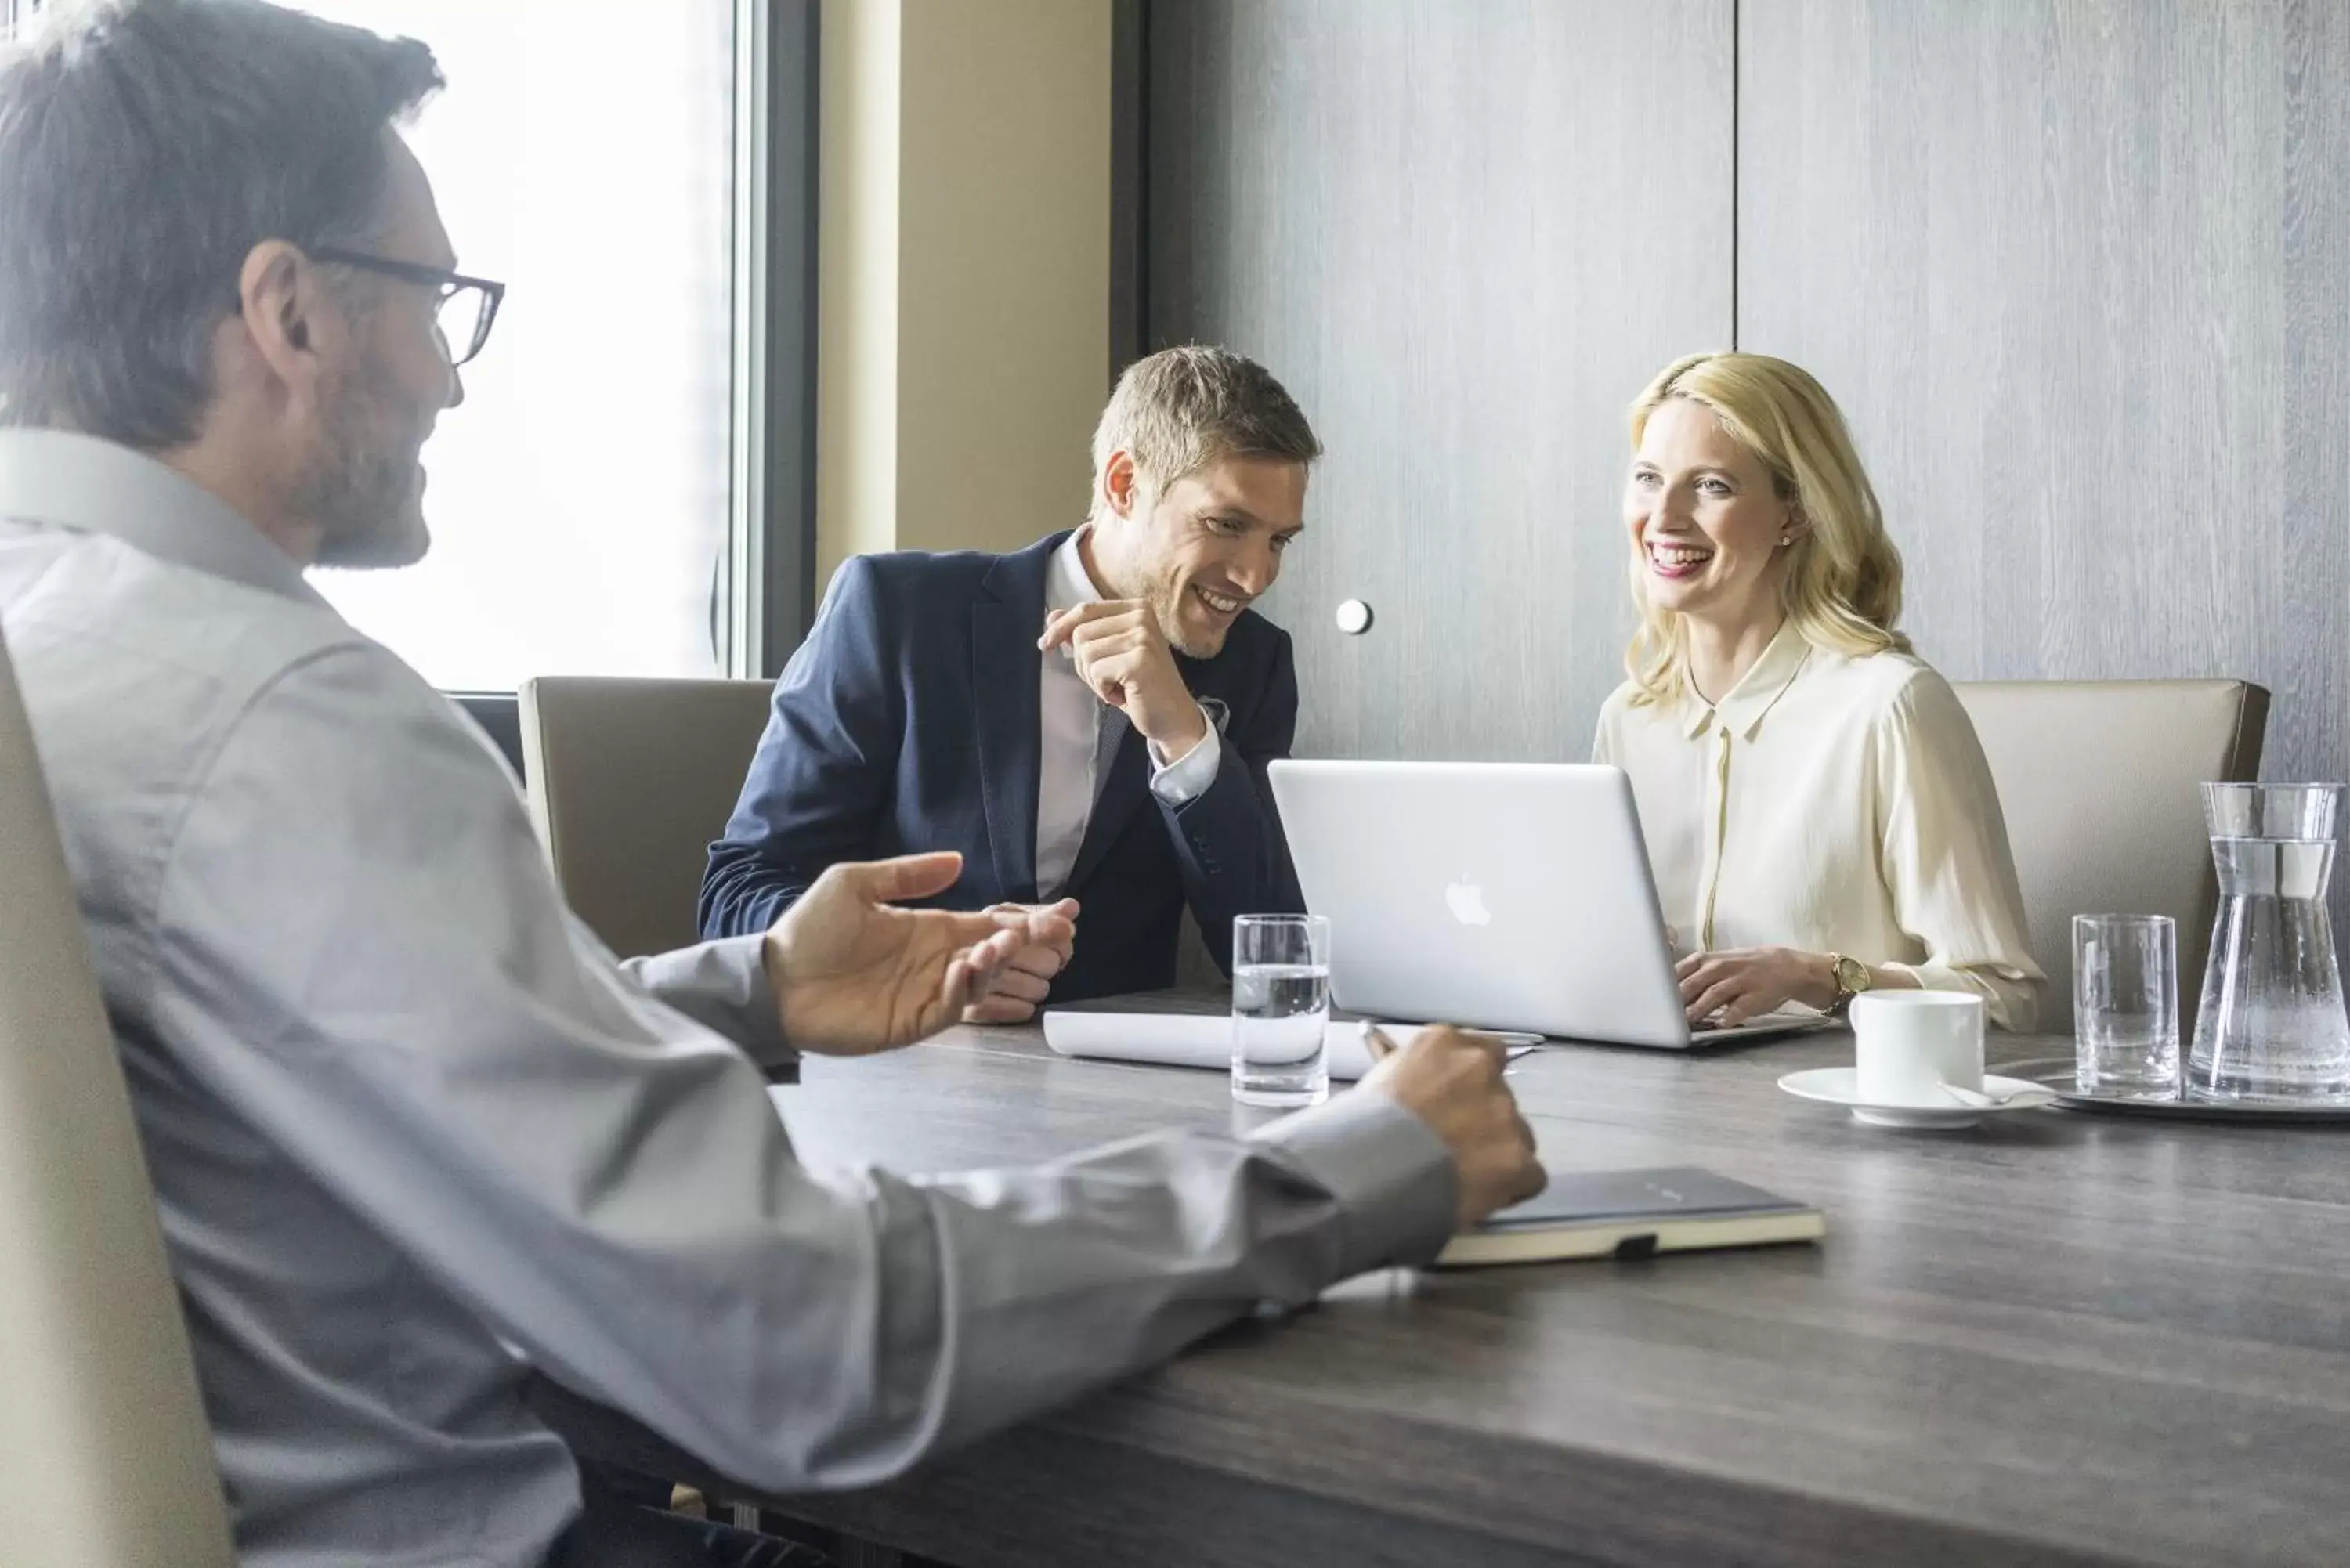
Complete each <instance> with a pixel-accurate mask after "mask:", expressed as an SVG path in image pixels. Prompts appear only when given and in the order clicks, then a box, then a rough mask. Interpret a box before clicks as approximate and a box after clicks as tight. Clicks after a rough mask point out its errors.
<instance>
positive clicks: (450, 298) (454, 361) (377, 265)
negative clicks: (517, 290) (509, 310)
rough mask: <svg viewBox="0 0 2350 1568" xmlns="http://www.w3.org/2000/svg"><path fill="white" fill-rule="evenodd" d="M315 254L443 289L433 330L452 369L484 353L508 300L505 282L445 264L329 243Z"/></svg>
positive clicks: (313, 253) (321, 258) (324, 259)
mask: <svg viewBox="0 0 2350 1568" xmlns="http://www.w3.org/2000/svg"><path fill="white" fill-rule="evenodd" d="M310 256H311V259H312V260H314V261H322V262H332V263H334V264H335V265H338V266H352V267H357V268H359V270H360V271H361V272H372V273H378V274H380V275H382V276H385V277H396V278H398V279H399V280H400V282H402V283H413V284H420V285H421V286H424V287H426V288H430V289H434V290H437V291H439V293H440V296H441V299H440V303H439V304H438V305H437V306H434V314H433V329H434V330H435V331H436V332H438V333H439V334H440V335H441V351H442V353H444V354H446V355H448V356H449V364H450V366H451V367H452V369H453V368H454V367H456V366H459V365H467V364H471V363H472V362H473V357H474V356H475V355H477V354H479V353H480V352H481V351H482V345H483V344H484V343H487V342H488V341H489V340H490V327H492V325H493V324H494V323H495V322H496V320H497V318H498V306H500V305H502V304H504V302H505V297H506V286H505V285H504V284H502V283H492V282H491V281H490V280H489V279H488V278H485V277H467V276H466V275H464V274H463V273H455V272H450V271H448V270H446V269H445V268H442V267H437V266H420V265H417V264H416V263H414V262H404V261H390V260H388V259H387V258H385V257H383V256H371V255H367V254H362V253H360V252H359V251H344V250H336V249H333V248H332V247H330V246H326V245H320V246H317V247H316V248H314V249H313V250H312V251H311V252H310Z"/></svg>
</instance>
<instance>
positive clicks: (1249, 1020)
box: [1232, 915, 1330, 1109]
mask: <svg viewBox="0 0 2350 1568" xmlns="http://www.w3.org/2000/svg"><path fill="white" fill-rule="evenodd" d="M1329 1023H1330V922H1329V921H1328V920H1327V919H1324V918H1323V917H1322V916H1320V915H1242V916H1239V917H1238V918H1236V919H1234V920H1233V921H1232V1098H1234V1099H1235V1100H1238V1101H1240V1102H1241V1104H1243V1105H1244V1106H1276V1107H1279V1108H1282V1109H1294V1108H1295V1107H1297V1106H1311V1105H1318V1104H1319V1103H1321V1102H1322V1101H1324V1100H1326V1099H1328V1098H1329V1097H1330V1062H1329V1058H1328V1056H1327V1054H1326V1051H1325V1049H1324V1044H1323V1032H1324V1031H1325V1030H1326V1028H1327V1027H1328V1025H1329Z"/></svg>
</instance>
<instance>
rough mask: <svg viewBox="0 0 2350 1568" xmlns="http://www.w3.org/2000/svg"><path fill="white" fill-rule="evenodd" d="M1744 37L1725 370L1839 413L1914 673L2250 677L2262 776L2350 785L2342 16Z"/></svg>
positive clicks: (2059, 11)
mask: <svg viewBox="0 0 2350 1568" xmlns="http://www.w3.org/2000/svg"><path fill="white" fill-rule="evenodd" d="M1741 63H1742V68H1743V98H1742V106H1741V114H1740V127H1739V158H1740V182H1739V186H1740V188H1739V201H1740V246H1739V252H1740V254H1739V258H1738V265H1739V306H1738V309H1739V322H1738V327H1739V339H1740V344H1741V346H1742V347H1743V348H1753V349H1757V350H1760V351H1763V352H1766V353H1775V354H1783V355H1785V356H1786V357H1788V358H1793V359H1796V360H1798V361H1801V362H1802V363H1804V365H1806V366H1808V367H1809V368H1810V369H1813V370H1814V371H1815V372H1816V373H1818V374H1819V376H1820V377H1821V379H1823V380H1824V381H1825V382H1826V384H1827V386H1828V388H1829V389H1830V390H1831V391H1832V392H1833V393H1835V396H1836V397H1837V399H1838V400H1840V401H1841V402H1842V403H1843V404H1844V406H1845V408H1846V411H1847V412H1848V413H1849V414H1850V416H1851V418H1852V421H1853V424H1854V426H1855V428H1856V433H1857V435H1858V437H1859V439H1860V442H1861V445H1862V449H1863V453H1864V455H1865V457H1866V459H1867V461H1868V463H1869V467H1870V472H1871V473H1872V474H1873V475H1874V477H1875V478H1876V480H1877V485H1878V488H1879V490H1880V492H1881V493H1882V494H1883V497H1884V500H1885V503H1886V507H1887V515H1888V517H1889V519H1890V521H1891V523H1892V525H1893V527H1894V529H1895V532H1896V534H1897V535H1898V539H1899V542H1900V544H1901V546H1902V549H1903V552H1904V554H1905V555H1906V556H1907V557H1908V563H1909V567H1910V578H1909V584H1910V592H1909V606H1910V610H1909V617H1908V626H1909V628H1910V629H1911V631H1912V632H1913V634H1914V635H1915V636H1916V637H1917V639H1918V645H1919V649H1920V651H1922V652H1923V653H1924V654H1925V655H1926V656H1927V657H1928V658H1929V659H1932V660H1934V661H1935V662H1936V663H1937V664H1938V665H1939V666H1940V667H1941V668H1942V669H1943V670H1944V671H1945V672H1946V673H1948V674H1949V675H1950V676H1951V677H1953V678H1954V679H1960V680H1965V679H1974V678H2012V679H2090V678H2100V677H2140V676H2196V675H2230V676H2242V677H2246V678H2249V679H2251V680H2257V681H2259V682H2261V683H2262V685H2265V686H2267V687H2269V688H2270V689H2271V690H2272V691H2273V692H2274V693H2275V706H2274V708H2273V710H2272V716H2271V721H2270V726H2269V742H2268V752H2267V759H2266V765H2265V768H2264V772H2265V773H2266V774H2267V776H2269V777H2272V778H2310V777H2314V778H2327V779H2342V778H2345V777H2350V6H2345V5H2342V4H2340V3H2339V0H2269V3H2243V4H2227V5H2220V4H2210V3H2207V0H2002V4H1999V5H1983V4H1981V3H1980V0H1745V4H1744V8H1743V20H1742V53H1741ZM2334 907H2335V909H2336V910H2337V915H2336V919H2337V920H2339V919H2341V918H2342V916H2341V913H2340V912H2341V911H2344V910H2350V888H2343V887H2340V886H2337V888H2336V889H2335V906H2334Z"/></svg>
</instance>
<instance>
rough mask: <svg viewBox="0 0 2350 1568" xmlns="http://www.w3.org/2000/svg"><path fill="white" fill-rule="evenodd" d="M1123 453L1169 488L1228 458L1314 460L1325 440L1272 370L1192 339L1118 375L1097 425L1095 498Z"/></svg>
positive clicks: (1157, 485)
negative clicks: (1105, 473)
mask: <svg viewBox="0 0 2350 1568" xmlns="http://www.w3.org/2000/svg"><path fill="white" fill-rule="evenodd" d="M1113 452H1126V453H1127V454H1128V455H1129V456H1131V457H1132V458H1133V459H1134V466H1135V468H1136V470H1137V471H1138V472H1139V473H1140V474H1141V476H1142V479H1143V481H1144V483H1147V484H1149V486H1150V487H1151V488H1152V489H1153V490H1163V489H1165V488H1166V487H1167V486H1168V485H1170V484H1172V483H1175V482H1176V481H1177V480H1179V479H1180V478H1182V477H1183V476H1184V475H1185V474H1187V473H1191V472H1197V471H1198V470H1200V469H1201V468H1204V467H1206V466H1207V465H1208V464H1209V463H1211V462H1218V461H1220V460H1222V459H1224V458H1232V457H1244V458H1266V459H1271V460H1273V461H1274V462H1297V463H1311V462H1314V461H1315V459H1316V458H1318V457H1320V456H1321V455H1322V442H1321V441H1319V440H1318V439H1317V438H1316V437H1315V434H1314V427H1313V426H1311V425H1309V424H1307V423H1306V422H1305V415H1304V414H1303V413H1301V412H1299V411H1298V408H1297V404H1296V403H1295V401H1294V400H1291V398H1290V396H1289V393H1288V391H1287V390H1286V389H1284V388H1283V386H1282V384H1281V383H1280V382H1279V381H1276V380H1274V379H1273V373H1272V372H1271V371H1269V370H1267V369H1265V368H1264V367H1263V366H1262V365H1260V364H1258V363H1257V362H1256V361H1255V360H1253V359H1251V358H1247V357H1246V356H1244V355H1240V354H1235V353H1233V352H1232V350H1231V349H1229V348H1209V347H1207V346H1205V345H1202V344H1196V343H1194V344H1186V345H1185V346H1183V347H1182V348H1165V349H1161V350H1160V351H1159V352H1158V353H1156V354H1153V355H1150V356H1149V358H1142V359H1137V360H1136V361H1135V362H1134V363H1133V364H1131V365H1129V366H1128V367H1127V368H1126V374H1124V375H1122V376H1120V377H1119V378H1118V386H1117V388H1116V389H1114V390H1113V391H1112V392H1111V393H1110V395H1109V406H1108V407H1107V408H1106V409H1104V410H1102V417H1101V422H1100V423H1099V424H1097V425H1096V426H1095V427H1094V501H1095V505H1096V506H1097V507H1098V506H1099V505H1100V503H1101V476H1102V471H1103V470H1104V469H1106V468H1107V466H1108V465H1109V460H1110V454H1111V453H1113Z"/></svg>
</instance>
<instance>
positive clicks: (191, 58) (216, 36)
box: [0, 0, 442, 451]
mask: <svg viewBox="0 0 2350 1568" xmlns="http://www.w3.org/2000/svg"><path fill="white" fill-rule="evenodd" d="M35 28H36V31H35V33H34V36H32V37H31V38H30V39H29V40H28V41H27V42H26V44H25V45H24V46H21V47H16V48H6V49H0V425H42V426H51V427H57V428H61V429H68V430H76V431H82V432H84V433H86V434H89V435H95V436H102V437H104V438H106V439H108V440H109V441H120V442H122V443H123V444H125V445H127V446H132V447H138V448H140V449H143V450H147V451H161V450H165V449H168V448H170V447H173V446H177V445H180V444H181V443H182V442H185V441H190V440H192V439H193V437H194V436H195V434H196V431H197V429H198V426H199V425H200V423H201V419H202V414H203V407H204V404H205V403H206V401H207V400H209V399H210V398H211V396H212V390H213V388H212V342H213V333H214V331H215V330H216V329H217V328H218V327H219V325H220V323H221V322H222V321H223V320H224V319H226V317H228V316H229V314H230V313H231V312H232V311H233V310H234V307H235V305H234V302H235V297H236V289H237V281H238V273H239V270H240V269H241V268H242V267H243V266H244V258H245V257H246V256H247V255H248V254H251V252H252V250H253V247H254V246H255V245H257V244H261V243H262V242H263V241H265V240H272V239H278V240H286V241H290V242H292V243H293V244H298V245H306V246H307V245H322V244H338V243H340V244H352V243H355V242H360V241H363V240H364V239H365V238H366V237H367V236H368V234H369V230H370V229H371V228H372V227H373V225H374V224H375V223H376V222H377V219H378V215H379V208H380V203H381V201H382V197H383V191H384V184H385V181H386V178H387V176H388V172H389V170H388V166H387V164H386V161H385V158H384V148H383V132H384V130H385V129H386V128H387V127H388V126H390V125H391V124H393V123H394V122H395V121H398V120H401V119H406V118H407V117H408V116H410V115H411V114H413V113H414V112H415V110H416V109H417V108H418V107H419V106H420V105H421V103H422V102H423V101H424V99H426V98H427V97H429V96H431V94H432V92H433V91H434V90H435V89H436V88H439V87H440V86H441V85H442V78H441V70H440V67H439V66H437V65H436V64H435V63H434V62H433V58H432V50H430V49H428V48H426V47H424V46H423V45H422V44H420V43H418V42H416V41H415V40H413V39H409V38H400V39H394V38H386V37H383V36H379V35H377V34H374V33H370V32H367V31H365V30H364V29H361V28H358V27H348V26H340V25H338V24H335V23H331V22H325V21H320V20H318V19H317V18H316V17H312V16H304V15H302V14H301V13H299V12H296V11H288V10H286V9H284V8H282V7H279V6H276V5H265V4H263V3H262V0H106V3H101V4H85V5H81V6H79V7H78V8H76V9H75V10H74V11H73V12H72V14H71V15H69V16H67V15H58V16H48V17H47V19H46V22H45V23H41V22H36V24H35Z"/></svg>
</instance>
